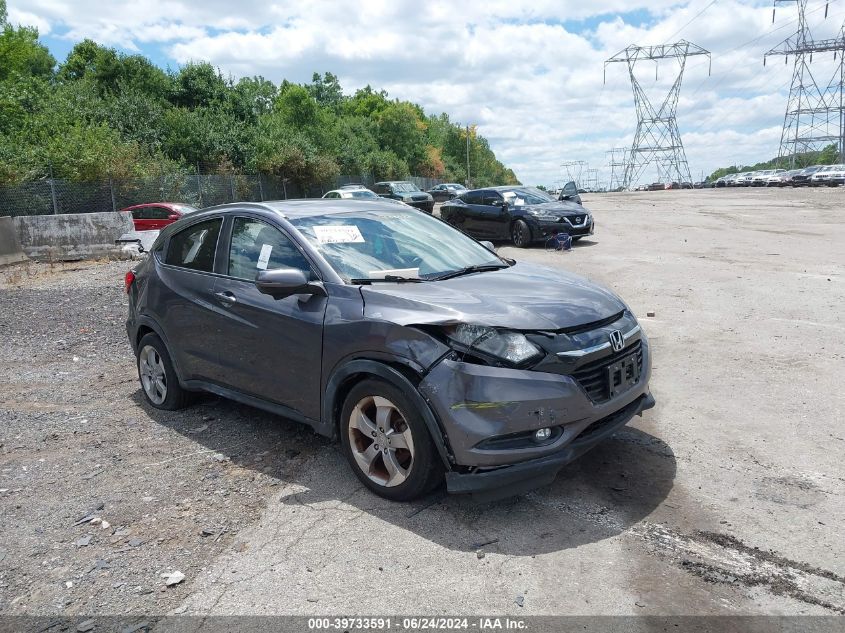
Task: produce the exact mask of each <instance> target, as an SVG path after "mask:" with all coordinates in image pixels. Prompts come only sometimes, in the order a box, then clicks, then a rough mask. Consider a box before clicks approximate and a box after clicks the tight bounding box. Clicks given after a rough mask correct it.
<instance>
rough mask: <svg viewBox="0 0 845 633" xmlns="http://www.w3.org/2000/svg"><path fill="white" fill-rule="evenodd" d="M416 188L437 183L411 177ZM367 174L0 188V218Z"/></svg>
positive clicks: (312, 190) (316, 191) (255, 195)
mask: <svg viewBox="0 0 845 633" xmlns="http://www.w3.org/2000/svg"><path fill="white" fill-rule="evenodd" d="M408 180H410V181H412V182H413V183H414V184H416V185H417V186H418V187H419V188H420V189H423V190H425V189H430V188H431V187H433V186H434V185H436V184H438V183H439V182H440V181H439V180H436V179H433V178H422V177H418V176H412V177H411V178H409V179H408ZM375 182H376V181H375V180H374V179H373V178H372V177H371V176H338V178H337V179H336V181H335V182H334V183H331V184H330V186H329V185H325V184H323V185H320V184H310V185H305V186H303V185H301V184H299V183H296V182H294V181H293V180H292V179H289V178H282V177H278V176H268V175H264V174H260V175H237V174H232V175H220V174H189V173H170V174H164V175H162V176H160V177H158V178H146V179H139V180H107V181H103V182H70V181H67V180H61V179H52V178H51V179H45V180H38V181H35V182H26V183H22V184H20V185H16V186H14V187H0V216H3V215H51V214H58V213H98V212H107V211H117V210H119V209H123V208H125V207H128V206H132V205H134V204H142V203H145V202H182V203H185V204H190V205H193V206H196V207H199V208H204V207H210V206H214V205H216V204H225V203H228V202H261V201H264V200H286V199H288V198H319V197H320V196H322V195H323V194H324V193H325V192H326V191H329V190H330V189H333V188H336V187H340V186H343V185H345V184H350V183H359V184H362V185H364V186H366V187H372V186H373V185H374V184H375Z"/></svg>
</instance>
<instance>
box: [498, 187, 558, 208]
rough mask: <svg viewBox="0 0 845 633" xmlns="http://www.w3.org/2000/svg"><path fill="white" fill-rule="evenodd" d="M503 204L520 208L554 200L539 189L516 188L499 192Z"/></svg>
mask: <svg viewBox="0 0 845 633" xmlns="http://www.w3.org/2000/svg"><path fill="white" fill-rule="evenodd" d="M500 193H501V194H502V197H503V198H504V199H505V202H507V203H508V204H511V205H513V206H515V207H521V206H523V205H526V204H545V203H546V202H555V199H554V198H552V197H551V196H549V195H548V194H546V193H543V192H542V191H541V190H540V189H534V188H533V187H518V188H514V189H507V190H504V191H501V192H500Z"/></svg>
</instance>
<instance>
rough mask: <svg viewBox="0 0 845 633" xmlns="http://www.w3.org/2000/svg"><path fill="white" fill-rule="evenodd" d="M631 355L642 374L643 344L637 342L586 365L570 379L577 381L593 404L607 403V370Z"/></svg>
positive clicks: (608, 392) (608, 391)
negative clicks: (635, 358)
mask: <svg viewBox="0 0 845 633" xmlns="http://www.w3.org/2000/svg"><path fill="white" fill-rule="evenodd" d="M633 354H636V356H637V366H638V368H639V372H640V374H642V371H643V344H642V341H640V340H638V341H636V342H635V343H632V344H631V345H629V346H628V347H626V348H625V349H623V350H622V351H621V352H616V353H615V354H611V355H610V356H605V357H604V358H600V359H599V360H595V361H593V362H591V363H587V364H586V365H584V366H583V367H579V368H578V369H577V370H576V371H574V372H572V377H573V378H575V380H577V381H578V384H579V385H581V388H582V389H584V391H586V392H587V395H589V396H590V399H591V400H592V401H593V402H607V401H608V400H609V399H610V385H609V384H608V373H607V368H608V367H610V365H612V364H614V363H617V362H619V361H620V360H622V359H623V358H627V357H628V356H631V355H633Z"/></svg>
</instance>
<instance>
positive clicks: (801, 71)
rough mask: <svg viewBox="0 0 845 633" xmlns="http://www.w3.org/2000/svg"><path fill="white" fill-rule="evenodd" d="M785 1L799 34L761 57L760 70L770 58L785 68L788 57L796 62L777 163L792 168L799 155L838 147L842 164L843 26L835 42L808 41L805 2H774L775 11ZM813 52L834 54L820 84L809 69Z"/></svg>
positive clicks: (844, 151)
mask: <svg viewBox="0 0 845 633" xmlns="http://www.w3.org/2000/svg"><path fill="white" fill-rule="evenodd" d="M784 2H795V4H797V5H798V31H797V32H796V33H795V35H792V36H791V37H788V38H787V39H786V40H784V41H783V42H781V43H780V44H779V45H778V46H777V47H775V48H773V49H772V50H770V51H768V52H767V53H766V54H765V55H764V56H763V65H764V66H765V65H766V59H767V58H768V57H769V56H772V55H783V56H784V62H785V63H789V56H790V55H792V56H793V57H794V58H795V64H794V66H793V70H792V85H791V87H790V88H789V101H787V104H786V115H785V116H784V118H783V131H782V132H781V136H780V148H779V149H778V162H779V163H780V164H781V165H789V167H790V168H794V167H795V160H796V157H797V155H798V154H801V153H803V152H809V151H814V150H820V149H823V148H824V146H825V145H829V144H830V143H834V144H836V145H837V146H838V149H839V159H840V162H845V103H843V94H845V23H843V25H842V29H841V30H840V31H839V34H838V35H837V36H836V37H835V38H833V39H827V40H813V37H812V35H810V29H809V28H808V26H807V18H806V9H807V4H808V2H809V0H775V9H776V8H777V5H778V4H782V3H784ZM775 9H772V21H774V19H775ZM825 17H827V6H825ZM814 53H815V54H816V55H818V54H819V53H833V60H834V62H835V64H834V65H835V70H834V72H833V76H832V77H831V79H830V81H829V82H827V83H824V82H822V83H819V82H818V81H817V80H816V76H815V75H814V74H813V71H812V70H811V68H810V63H811V62H812V61H813V54H814Z"/></svg>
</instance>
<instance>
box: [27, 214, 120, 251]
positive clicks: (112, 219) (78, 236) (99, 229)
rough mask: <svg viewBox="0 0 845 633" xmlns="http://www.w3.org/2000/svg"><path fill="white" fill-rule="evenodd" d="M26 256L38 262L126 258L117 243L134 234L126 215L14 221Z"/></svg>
mask: <svg viewBox="0 0 845 633" xmlns="http://www.w3.org/2000/svg"><path fill="white" fill-rule="evenodd" d="M13 220H14V224H15V231H16V232H17V235H18V240H19V241H20V244H21V247H22V249H23V252H24V253H26V254H27V255H28V256H29V257H31V258H32V259H35V260H38V261H74V260H79V259H97V258H102V257H108V258H123V257H125V255H124V254H123V253H122V252H121V251H122V248H121V245H119V244H115V240H116V239H117V238H119V237H120V236H121V235H123V234H124V233H127V232H128V231H133V230H134V227H133V225H132V218H130V217H129V215H128V214H123V213H79V214H64V215H25V216H18V217H16V218H13Z"/></svg>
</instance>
